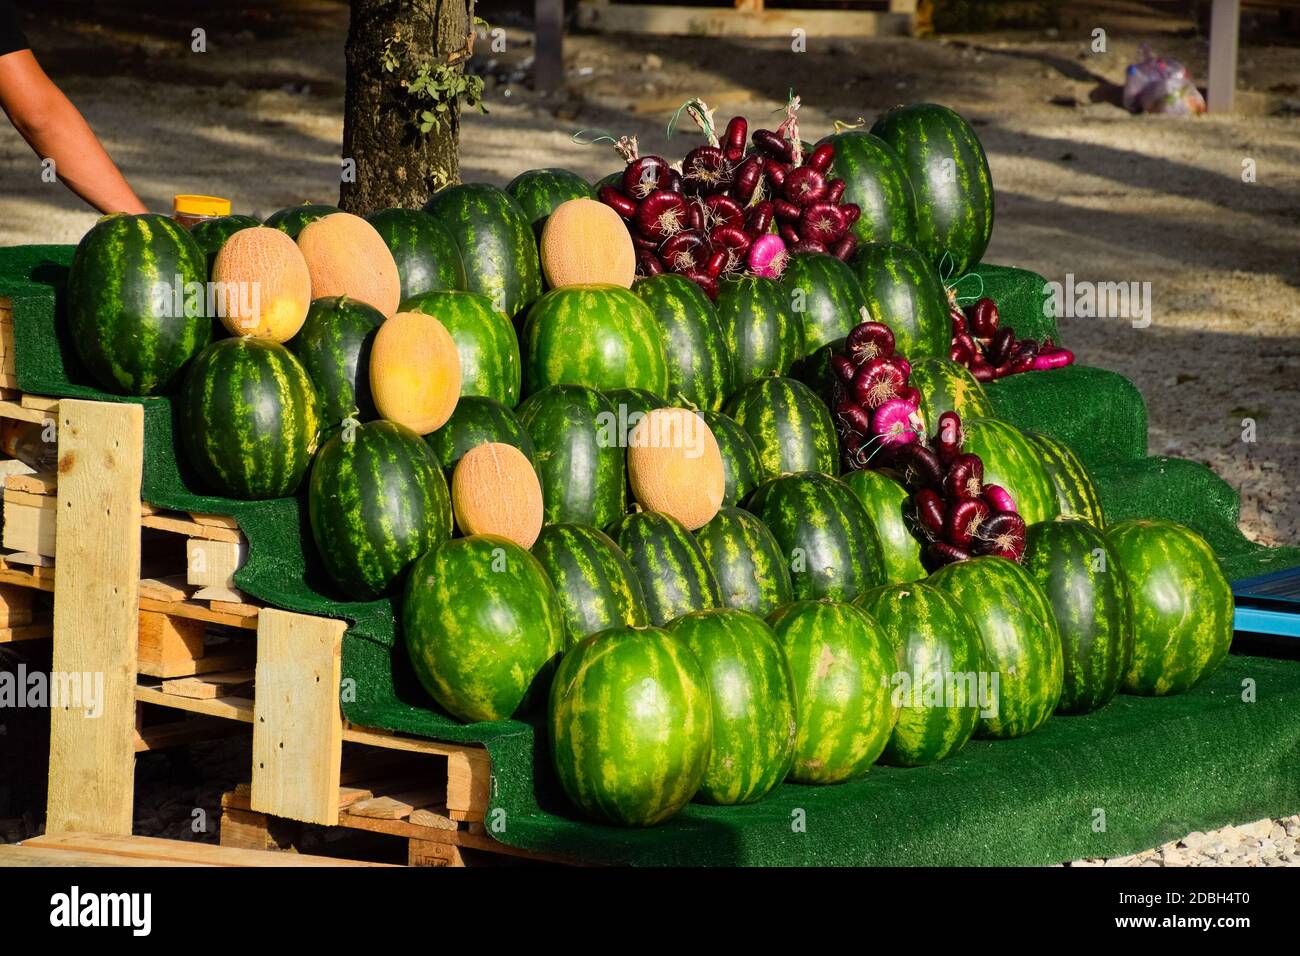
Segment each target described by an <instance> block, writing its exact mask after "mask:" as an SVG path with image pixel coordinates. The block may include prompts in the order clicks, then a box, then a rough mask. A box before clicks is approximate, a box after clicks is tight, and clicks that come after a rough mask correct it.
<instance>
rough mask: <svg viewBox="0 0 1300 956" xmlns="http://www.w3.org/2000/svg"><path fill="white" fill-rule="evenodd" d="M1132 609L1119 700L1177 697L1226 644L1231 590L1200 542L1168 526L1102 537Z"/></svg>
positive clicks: (1136, 526)
mask: <svg viewBox="0 0 1300 956" xmlns="http://www.w3.org/2000/svg"><path fill="white" fill-rule="evenodd" d="M1106 543H1107V544H1109V545H1110V549H1111V553H1112V554H1113V555H1114V556H1115V558H1116V559H1117V560H1118V561H1119V566H1120V569H1121V570H1122V571H1123V572H1124V580H1125V583H1126V584H1127V585H1128V596H1129V604H1130V606H1131V607H1132V609H1133V661H1132V663H1131V664H1130V665H1129V669H1128V673H1127V674H1125V675H1124V685H1123V690H1124V693H1126V694H1145V695H1153V696H1157V697H1161V696H1164V695H1166V694H1181V693H1182V692H1183V691H1185V690H1187V689H1188V688H1190V687H1192V686H1194V685H1195V684H1197V683H1199V682H1200V681H1201V680H1203V679H1204V678H1206V677H1209V676H1210V675H1211V674H1213V673H1214V672H1215V671H1216V670H1218V669H1219V665H1220V664H1222V663H1223V659H1224V657H1226V656H1227V654H1228V647H1229V645H1231V644H1232V618H1233V604H1232V589H1231V587H1230V586H1229V585H1228V580H1227V578H1225V577H1224V575H1223V569H1222V568H1221V567H1220V566H1219V560H1218V558H1217V557H1216V556H1215V553H1214V551H1213V549H1211V547H1210V546H1209V545H1208V544H1206V543H1205V539H1204V538H1202V537H1201V536H1200V535H1198V534H1197V533H1196V532H1195V531H1193V530H1192V529H1191V528H1188V527H1186V526H1185V525H1181V524H1177V523H1175V522H1173V521H1165V520H1160V519H1134V520H1130V521H1121V522H1118V523H1116V524H1113V525H1111V526H1110V527H1108V528H1107V529H1106Z"/></svg>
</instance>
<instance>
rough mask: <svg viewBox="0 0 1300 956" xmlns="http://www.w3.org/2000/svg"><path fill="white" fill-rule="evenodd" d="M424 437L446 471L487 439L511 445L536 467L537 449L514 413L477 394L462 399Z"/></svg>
mask: <svg viewBox="0 0 1300 956" xmlns="http://www.w3.org/2000/svg"><path fill="white" fill-rule="evenodd" d="M424 440H425V441H427V442H428V443H429V447H431V448H432V449H433V453H434V454H435V455H437V457H438V463H439V464H441V465H442V467H443V468H444V469H446V470H447V471H452V470H453V469H455V467H456V463H457V462H459V461H460V460H461V458H463V457H464V456H465V452H467V451H469V450H470V449H471V448H477V447H478V446H479V445H486V444H488V443H489V442H504V443H505V444H507V445H514V446H515V447H516V448H518V449H519V450H520V451H522V452H523V453H524V454H525V455H526V456H527V457H528V460H529V461H531V462H532V463H533V467H534V468H536V467H537V450H536V449H535V448H534V447H533V440H532V438H531V437H530V436H529V434H528V431H527V429H525V428H524V426H523V423H522V422H520V421H519V418H518V417H517V416H516V415H515V413H514V412H512V411H511V410H510V409H508V408H506V407H505V406H504V405H502V404H501V403H500V402H498V401H497V400H496V399H494V398H483V397H482V396H479V395H471V396H469V397H468V398H462V399H461V400H460V401H458V402H457V403H456V410H455V411H454V412H452V413H451V418H449V419H447V422H446V424H444V425H443V426H442V427H441V428H439V429H438V430H437V431H436V432H433V433H432V434H430V435H425V436H424Z"/></svg>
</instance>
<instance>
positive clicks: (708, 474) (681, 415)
mask: <svg viewBox="0 0 1300 956" xmlns="http://www.w3.org/2000/svg"><path fill="white" fill-rule="evenodd" d="M627 467H628V478H629V481H630V483H631V485H632V494H633V495H634V496H635V497H636V500H637V502H638V503H639V504H640V505H641V507H642V508H644V509H645V510H646V511H658V512H660V513H661V514H666V515H669V516H671V517H673V518H676V519H677V520H678V521H680V522H681V523H682V524H684V525H685V526H686V527H687V528H688V529H689V530H691V531H694V530H695V529H696V528H701V527H703V526H704V525H706V524H707V523H708V522H709V521H710V520H711V519H712V518H713V516H714V515H716V514H717V513H718V509H719V508H721V507H722V496H723V493H724V491H725V488H726V476H725V474H724V471H723V466H722V452H721V450H720V449H719V448H718V440H717V439H716V438H714V437H713V431H712V430H711V429H710V428H709V426H708V425H707V424H706V423H705V421H704V419H703V418H701V417H700V416H699V415H697V414H695V412H693V411H691V410H690V409H686V408H656V409H654V410H653V411H651V412H650V413H648V414H647V415H646V416H645V417H644V418H642V419H641V420H640V421H639V422H637V425H636V427H635V428H634V429H632V435H631V438H630V439H629V441H628V449H627Z"/></svg>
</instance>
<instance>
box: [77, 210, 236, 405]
mask: <svg viewBox="0 0 1300 956" xmlns="http://www.w3.org/2000/svg"><path fill="white" fill-rule="evenodd" d="M207 278H208V264H207V259H206V257H205V256H204V254H203V251H202V250H201V249H200V248H199V245H198V243H197V242H195V241H194V240H193V239H192V238H191V237H190V234H189V233H188V232H186V231H185V230H184V229H183V228H182V227H181V226H179V225H177V224H176V223H175V222H173V221H172V220H170V219H168V218H167V217H166V216H157V215H152V214H146V215H142V216H127V215H113V216H105V217H104V218H103V219H101V220H100V221H99V222H97V223H95V225H94V226H93V227H92V228H91V230H90V231H89V232H87V233H86V234H85V235H84V236H82V237H81V242H79V243H77V250H76V252H74V253H73V255H72V266H71V268H70V269H69V270H68V282H67V287H66V297H67V316H68V333H69V336H70V338H71V339H72V345H73V347H74V348H76V350H77V354H78V355H79V356H80V357H81V361H82V362H84V363H85V365H86V368H87V369H88V370H89V371H90V374H91V375H93V376H94V378H95V380H96V381H97V382H98V383H99V384H100V385H101V386H102V387H104V388H106V389H108V390H109V391H113V392H117V393H119V394H123V395H156V394H158V393H160V392H165V391H168V390H169V389H170V388H171V387H172V385H173V384H174V383H175V382H176V381H177V379H178V378H179V376H180V372H181V369H182V368H183V367H184V366H185V363H186V362H188V361H189V360H190V359H192V358H193V357H194V356H195V355H197V354H198V353H199V352H201V351H202V350H203V347H204V346H206V345H207V344H208V342H210V341H211V340H212V320H211V319H209V318H207V317H206V316H207V296H206V291H205V290H206V283H207ZM178 279H179V280H180V288H177V287H176V283H177V280H178Z"/></svg>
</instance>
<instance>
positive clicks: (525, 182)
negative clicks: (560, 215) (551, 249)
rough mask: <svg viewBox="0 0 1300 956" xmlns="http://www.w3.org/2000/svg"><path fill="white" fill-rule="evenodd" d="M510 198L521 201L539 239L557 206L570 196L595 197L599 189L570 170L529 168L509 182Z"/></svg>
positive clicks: (520, 204)
mask: <svg viewBox="0 0 1300 956" xmlns="http://www.w3.org/2000/svg"><path fill="white" fill-rule="evenodd" d="M506 192H507V193H509V195H510V198H511V199H513V200H514V201H515V202H517V203H519V208H520V209H522V210H523V211H524V215H525V216H527V217H528V221H529V223H531V224H532V227H533V233H534V235H536V236H537V238H538V239H539V240H540V239H541V237H542V227H543V226H544V225H546V220H547V219H548V218H549V217H550V215H551V213H553V212H555V207H556V206H558V205H559V204H560V203H563V202H568V201H569V200H570V199H595V198H596V191H595V190H594V189H592V188H591V186H589V185H588V184H587V181H586V180H585V179H583V178H582V177H581V176H579V175H578V174H577V173H571V172H569V171H568V170H567V169H557V168H549V169H530V170H527V171H526V172H522V173H520V174H519V175H518V176H516V177H515V178H514V179H512V180H510V182H509V183H507V184H506Z"/></svg>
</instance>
